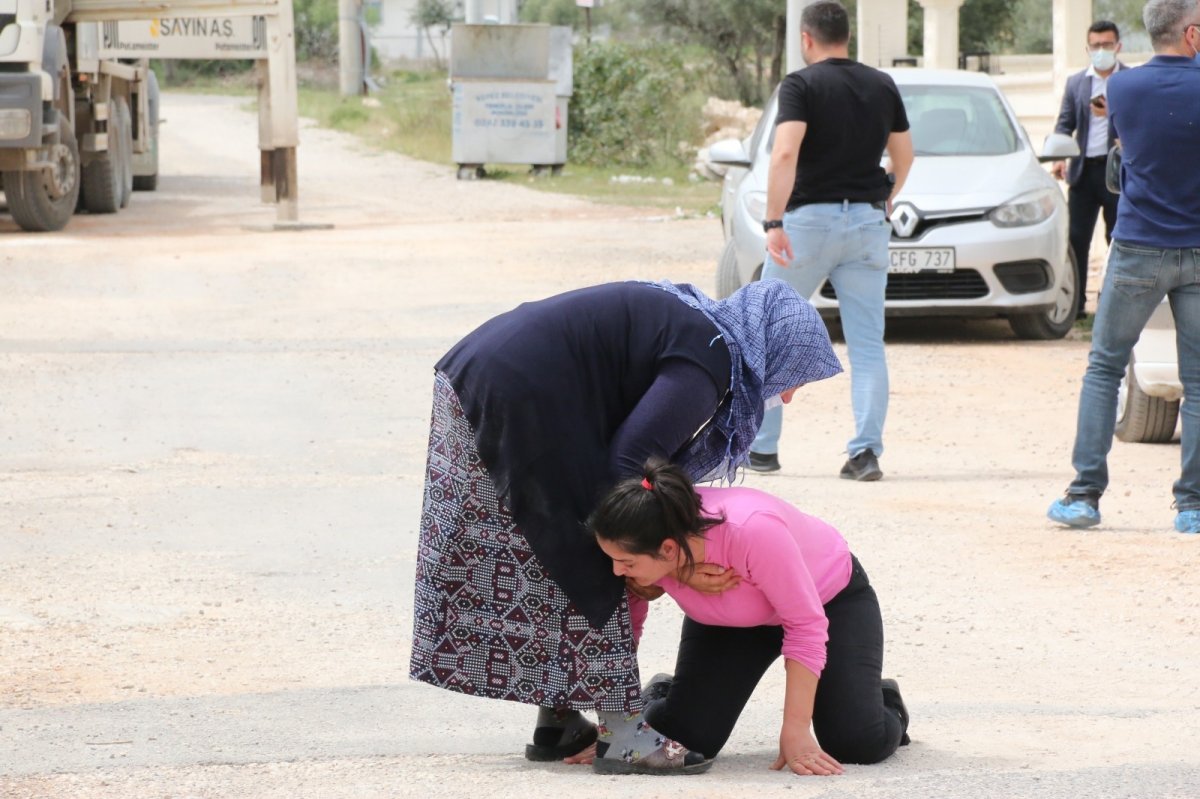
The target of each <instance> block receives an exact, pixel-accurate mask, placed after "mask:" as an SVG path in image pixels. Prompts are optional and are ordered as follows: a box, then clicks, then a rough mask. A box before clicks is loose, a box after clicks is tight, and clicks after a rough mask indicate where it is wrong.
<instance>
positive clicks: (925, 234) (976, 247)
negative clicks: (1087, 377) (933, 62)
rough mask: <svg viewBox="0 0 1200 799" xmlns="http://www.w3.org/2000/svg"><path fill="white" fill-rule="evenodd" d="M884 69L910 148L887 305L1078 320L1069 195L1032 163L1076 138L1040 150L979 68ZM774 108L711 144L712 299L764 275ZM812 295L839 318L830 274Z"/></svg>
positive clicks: (1016, 324)
mask: <svg viewBox="0 0 1200 799" xmlns="http://www.w3.org/2000/svg"><path fill="white" fill-rule="evenodd" d="M886 71H887V72H888V74H890V75H891V76H892V78H893V79H894V80H895V81H896V86H897V88H898V89H899V90H900V95H901V97H902V98H903V100H904V106H905V109H906V111H907V112H908V118H909V122H910V125H911V127H912V136H913V145H914V149H915V152H916V159H915V161H914V163H913V168H912V171H911V172H910V173H909V177H908V181H907V182H906V183H905V185H904V189H903V191H902V192H901V194H900V195H899V196H898V197H897V198H896V203H895V205H894V207H893V210H892V215H891V222H892V238H891V243H890V245H889V247H890V252H891V266H890V269H889V275H888V286H887V299H886V304H885V309H886V312H887V313H888V314H889V315H907V316H1003V317H1005V318H1007V319H1008V321H1009V324H1010V325H1011V326H1012V328H1013V330H1014V331H1015V332H1016V334H1017V335H1018V336H1020V337H1022V338H1030V339H1052V338H1061V337H1062V336H1064V335H1065V334H1066V333H1067V331H1068V330H1070V329H1071V326H1072V325H1073V324H1074V322H1075V301H1076V293H1077V291H1078V285H1077V280H1076V278H1075V267H1074V264H1073V261H1072V258H1071V255H1070V252H1069V247H1068V246H1067V207H1066V201H1065V200H1064V199H1063V194H1062V190H1061V189H1060V188H1059V186H1058V184H1057V183H1056V182H1055V180H1054V178H1052V177H1051V176H1050V175H1049V173H1047V172H1046V170H1045V169H1044V168H1043V167H1042V166H1041V165H1040V164H1039V161H1049V160H1058V159H1061V158H1065V157H1070V156H1075V155H1078V154H1079V149H1078V146H1077V145H1076V144H1075V143H1074V141H1073V140H1071V139H1070V138H1069V137H1063V136H1054V137H1052V139H1051V140H1048V143H1047V149H1046V150H1045V151H1044V152H1043V155H1042V156H1040V157H1039V156H1038V155H1037V154H1036V153H1035V151H1034V149H1033V147H1032V145H1031V144H1030V142H1029V137H1028V136H1027V135H1026V133H1025V131H1024V130H1023V129H1022V127H1021V125H1020V123H1019V122H1018V121H1017V117H1016V115H1015V114H1014V113H1013V110H1012V107H1011V106H1010V105H1009V104H1008V101H1007V100H1006V99H1005V98H1004V95H1003V93H1001V91H1000V89H999V88H998V87H997V86H996V84H995V82H994V81H993V80H992V79H991V78H990V77H989V76H987V75H985V74H982V73H978V72H955V71H942V70H926V69H896V70H886ZM776 111H777V97H776V96H773V97H772V98H771V100H770V101H769V102H768V104H767V107H766V109H765V111H764V113H763V116H762V119H761V120H760V121H759V124H758V127H757V128H756V129H755V130H754V132H753V133H752V134H751V135H750V136H749V137H748V138H747V139H746V140H744V141H738V140H736V139H726V140H724V141H721V142H717V143H716V144H714V145H713V146H712V147H711V148H710V150H709V157H710V160H712V161H713V162H714V163H719V164H724V165H725V166H727V167H729V169H728V172H727V173H726V176H725V184H724V187H723V190H722V196H721V208H722V214H721V216H722V221H723V224H724V227H725V240H726V241H725V249H724V251H723V252H722V254H721V259H720V262H719V265H718V268H717V293H718V294H719V295H720V296H728V295H729V294H731V293H733V292H734V291H736V290H737V289H738V288H739V287H740V286H743V285H745V284H746V283H749V282H750V281H752V280H757V279H758V278H759V277H760V276H761V274H762V265H763V260H764V256H765V252H766V246H765V236H764V234H763V229H762V220H763V218H764V216H765V213H766V197H767V195H766V188H767V171H768V166H769V163H770V159H771V145H772V142H773V140H774V130H775V114H776ZM885 166H886V156H885ZM811 300H812V302H813V305H815V306H816V307H817V308H818V309H819V310H820V311H821V312H822V313H823V314H824V315H828V316H831V315H835V314H836V312H837V296H836V294H835V293H834V290H833V286H832V285H831V284H830V283H829V282H828V281H826V282H825V283H823V284H822V285H821V286H820V287H819V288H818V289H817V291H816V293H815V294H814V295H813V296H812V298H811Z"/></svg>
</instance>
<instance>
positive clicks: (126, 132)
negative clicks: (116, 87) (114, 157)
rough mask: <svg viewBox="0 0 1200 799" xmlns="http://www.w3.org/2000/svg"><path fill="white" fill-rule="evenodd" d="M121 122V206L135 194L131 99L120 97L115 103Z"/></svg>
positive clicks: (118, 119)
mask: <svg viewBox="0 0 1200 799" xmlns="http://www.w3.org/2000/svg"><path fill="white" fill-rule="evenodd" d="M113 107H114V109H115V110H116V114H117V121H118V122H120V131H119V132H118V134H117V135H118V138H119V146H120V153H121V207H122V208H124V207H125V206H127V205H129V198H130V197H132V196H133V114H131V113H129V101H128V100H126V99H125V98H124V97H118V98H117V99H116V102H115V103H114V104H113Z"/></svg>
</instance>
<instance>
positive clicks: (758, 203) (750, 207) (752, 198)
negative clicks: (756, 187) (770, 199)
mask: <svg viewBox="0 0 1200 799" xmlns="http://www.w3.org/2000/svg"><path fill="white" fill-rule="evenodd" d="M742 205H744V206H745V207H746V213H748V214H750V218H751V219H753V220H754V221H755V222H761V221H762V220H764V219H766V218H767V193H766V192H765V191H748V192H746V193H745V194H743V195H742Z"/></svg>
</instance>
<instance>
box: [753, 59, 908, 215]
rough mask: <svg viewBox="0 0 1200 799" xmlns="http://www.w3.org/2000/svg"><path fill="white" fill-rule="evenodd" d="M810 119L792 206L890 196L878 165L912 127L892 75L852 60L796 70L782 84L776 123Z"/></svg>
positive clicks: (876, 198) (802, 145) (889, 188)
mask: <svg viewBox="0 0 1200 799" xmlns="http://www.w3.org/2000/svg"><path fill="white" fill-rule="evenodd" d="M783 122H806V123H808V128H807V129H806V131H805V133H804V142H803V143H802V144H801V145H800V160H799V162H798V163H797V164H796V185H795V186H794V187H793V188H792V196H791V197H790V198H789V199H788V204H787V208H788V210H789V211H790V210H791V209H793V208H795V207H796V206H799V205H807V204H809V203H833V202H841V201H842V200H849V201H851V202H864V203H874V202H880V201H881V200H886V199H887V198H888V195H889V194H890V193H891V185H890V184H889V183H888V180H887V174H886V173H885V172H884V170H883V167H881V166H880V165H879V161H880V159H881V158H882V157H883V151H884V149H885V148H886V147H887V140H888V136H889V135H890V134H892V133H900V132H903V131H906V130H908V115H907V114H906V113H905V112H904V103H903V101H901V99H900V92H899V91H898V90H897V89H896V84H895V82H894V81H893V80H892V79H891V77H890V76H889V75H886V74H885V73H883V72H880V71H879V70H877V69H873V68H871V67H868V66H866V65H865V64H860V63H858V62H857V61H851V60H850V59H848V58H828V59H826V60H824V61H818V62H817V63H816V64H813V65H812V66H809V67H805V68H804V69H800V70H797V71H796V72H793V73H791V74H790V75H788V76H787V77H786V78H784V79H783V83H782V84H781V85H780V87H779V115H778V117H777V118H776V120H775V124H777V125H778V124H781V123H783Z"/></svg>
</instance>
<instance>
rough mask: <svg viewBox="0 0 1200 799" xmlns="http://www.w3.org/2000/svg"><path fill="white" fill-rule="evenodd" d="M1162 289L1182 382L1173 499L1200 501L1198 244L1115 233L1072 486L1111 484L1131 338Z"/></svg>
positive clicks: (1087, 489)
mask: <svg viewBox="0 0 1200 799" xmlns="http://www.w3.org/2000/svg"><path fill="white" fill-rule="evenodd" d="M1164 295H1165V296H1167V297H1168V298H1169V300H1170V303H1171V310H1172V312H1174V314H1175V340H1176V343H1177V346H1178V350H1179V377H1180V380H1181V381H1182V382H1183V404H1182V406H1181V408H1180V414H1181V415H1182V416H1183V446H1182V453H1181V456H1180V457H1181V459H1182V461H1183V464H1182V472H1181V474H1180V477H1179V480H1178V481H1177V482H1176V483H1175V504H1176V507H1177V508H1179V510H1181V511H1182V510H1197V509H1200V408H1197V403H1198V402H1200V249H1183V250H1163V249H1159V248H1156V247H1145V246H1142V245H1140V244H1124V243H1122V242H1120V241H1116V240H1114V241H1113V243H1112V249H1111V250H1110V251H1109V256H1108V273H1107V274H1106V275H1105V276H1104V287H1103V289H1102V290H1101V292H1100V306H1099V308H1098V309H1097V310H1096V320H1095V324H1094V326H1093V329H1092V350H1091V352H1090V353H1089V354H1088V366H1087V372H1086V373H1085V374H1084V376H1083V389H1082V390H1081V391H1080V393H1079V420H1078V422H1077V425H1076V429H1075V449H1074V452H1073V453H1072V454H1071V465H1072V466H1074V467H1075V472H1076V474H1075V480H1074V481H1073V482H1072V483H1071V487H1070V488H1069V489H1068V491H1069V492H1070V493H1072V494H1093V495H1097V496H1099V495H1100V494H1103V493H1104V489H1106V488H1108V451H1109V450H1110V449H1112V440H1113V430H1114V428H1115V427H1116V423H1117V387H1118V386H1119V385H1120V383H1121V378H1122V377H1124V376H1125V369H1126V367H1128V365H1129V354H1130V352H1132V351H1133V345H1134V344H1136V343H1137V340H1138V337H1139V336H1140V335H1141V334H1142V328H1143V327H1145V326H1146V322H1147V321H1149V319H1150V315H1151V314H1152V313H1154V309H1155V308H1156V307H1157V306H1158V304H1159V303H1160V302H1162V298H1163V296H1164Z"/></svg>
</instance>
